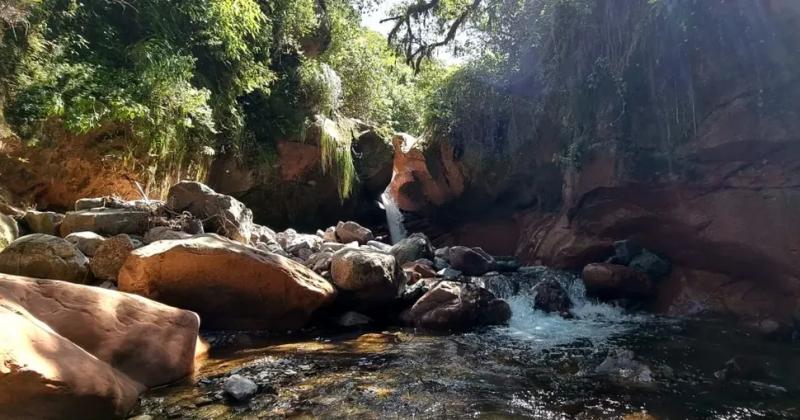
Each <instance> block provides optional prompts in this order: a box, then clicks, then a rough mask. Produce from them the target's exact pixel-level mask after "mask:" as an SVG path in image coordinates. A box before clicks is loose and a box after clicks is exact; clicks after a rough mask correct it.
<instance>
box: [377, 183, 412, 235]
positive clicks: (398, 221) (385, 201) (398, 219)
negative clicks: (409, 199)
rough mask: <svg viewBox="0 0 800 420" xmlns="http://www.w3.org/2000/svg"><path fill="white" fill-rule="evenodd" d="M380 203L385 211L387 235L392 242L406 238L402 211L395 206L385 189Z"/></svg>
mask: <svg viewBox="0 0 800 420" xmlns="http://www.w3.org/2000/svg"><path fill="white" fill-rule="evenodd" d="M381 205H382V207H383V209H384V210H385V211H386V224H387V225H388V226H389V235H390V236H391V239H392V243H393V244H396V243H398V242H400V241H402V240H403V239H405V238H406V235H407V232H406V228H405V227H404V226H403V213H401V212H400V208H399V207H397V203H395V202H394V199H392V196H391V195H389V192H388V191H386V192H384V193H383V194H382V195H381Z"/></svg>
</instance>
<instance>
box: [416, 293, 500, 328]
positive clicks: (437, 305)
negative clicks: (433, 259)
mask: <svg viewBox="0 0 800 420" xmlns="http://www.w3.org/2000/svg"><path fill="white" fill-rule="evenodd" d="M510 318H511V308H510V307H509V306H508V304H507V303H506V302H505V301H503V300H502V299H498V298H496V297H495V296H494V295H493V294H492V293H491V292H490V291H488V290H486V289H484V288H482V287H478V286H475V285H472V284H464V283H455V282H450V281H442V282H439V283H438V284H437V285H436V286H435V287H433V289H431V290H430V291H428V292H427V293H425V294H424V295H423V296H422V297H421V298H420V299H419V300H418V301H417V302H416V303H415V304H414V306H412V307H411V308H410V309H408V310H407V311H406V312H404V313H403V315H402V319H403V320H404V321H405V322H406V323H408V324H410V325H412V326H414V327H417V328H423V329H429V330H436V331H465V330H469V329H471V328H474V327H478V326H483V325H495V324H503V323H505V322H507V321H508V320H509V319H510Z"/></svg>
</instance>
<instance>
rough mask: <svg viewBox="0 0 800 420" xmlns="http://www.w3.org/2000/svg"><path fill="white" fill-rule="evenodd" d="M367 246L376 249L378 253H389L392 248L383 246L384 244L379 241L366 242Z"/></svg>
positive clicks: (387, 245) (386, 245)
mask: <svg viewBox="0 0 800 420" xmlns="http://www.w3.org/2000/svg"><path fill="white" fill-rule="evenodd" d="M367 246H371V247H373V248H375V249H377V250H378V251H382V252H389V253H391V250H392V246H391V245H389V244H385V243H383V242H379V241H368V242H367ZM395 258H397V257H395Z"/></svg>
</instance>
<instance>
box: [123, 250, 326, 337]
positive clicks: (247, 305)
mask: <svg viewBox="0 0 800 420" xmlns="http://www.w3.org/2000/svg"><path fill="white" fill-rule="evenodd" d="M118 284H119V289H120V290H121V291H125V292H132V293H137V294H139V295H142V296H146V297H149V298H152V299H155V300H158V301H161V302H164V303H167V304H170V305H174V306H177V307H181V308H187V309H191V310H193V311H196V312H198V313H199V314H200V316H201V318H202V319H203V325H204V326H205V327H207V328H217V329H241V330H249V329H267V330H286V329H295V328H300V327H302V326H304V325H305V324H306V323H307V322H308V320H309V318H310V316H311V314H312V313H313V312H314V311H315V310H316V309H318V308H319V307H321V306H323V305H325V304H327V303H329V302H331V301H332V300H333V299H334V297H335V295H336V291H335V289H334V288H333V286H332V285H331V284H330V283H328V282H327V281H326V280H325V279H323V278H322V277H320V276H318V275H317V274H316V273H314V272H313V271H311V270H310V269H308V268H306V267H304V266H302V265H300V264H298V263H296V262H294V261H292V260H289V259H287V258H284V257H281V256H279V255H275V254H271V253H268V252H263V251H259V250H257V249H255V248H251V247H247V246H244V245H242V244H239V243H236V242H233V241H231V240H228V239H225V238H223V237H221V236H219V235H216V234H205V235H199V236H195V237H193V238H191V239H186V240H180V241H160V242H155V243H152V244H150V245H147V246H145V247H143V248H139V249H137V250H135V251H133V252H132V253H131V254H130V256H129V257H128V259H127V260H126V261H125V264H124V265H123V267H122V269H121V270H120V273H119V276H118Z"/></svg>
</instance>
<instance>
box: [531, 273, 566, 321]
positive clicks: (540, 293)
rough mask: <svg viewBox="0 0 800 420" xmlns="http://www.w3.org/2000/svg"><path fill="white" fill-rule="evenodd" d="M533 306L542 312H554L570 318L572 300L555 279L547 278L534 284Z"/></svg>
mask: <svg viewBox="0 0 800 420" xmlns="http://www.w3.org/2000/svg"><path fill="white" fill-rule="evenodd" d="M533 292H534V293H535V294H536V297H535V298H534V299H533V307H534V308H536V309H539V310H541V311H544V312H548V313H550V312H555V313H557V314H559V315H561V316H563V317H565V318H571V317H572V314H571V313H570V310H571V309H572V300H570V298H569V295H568V294H567V291H566V290H564V287H563V286H561V283H559V282H558V281H557V280H553V279H547V280H543V281H541V282H540V283H539V284H537V285H536V286H534V288H533Z"/></svg>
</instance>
